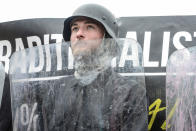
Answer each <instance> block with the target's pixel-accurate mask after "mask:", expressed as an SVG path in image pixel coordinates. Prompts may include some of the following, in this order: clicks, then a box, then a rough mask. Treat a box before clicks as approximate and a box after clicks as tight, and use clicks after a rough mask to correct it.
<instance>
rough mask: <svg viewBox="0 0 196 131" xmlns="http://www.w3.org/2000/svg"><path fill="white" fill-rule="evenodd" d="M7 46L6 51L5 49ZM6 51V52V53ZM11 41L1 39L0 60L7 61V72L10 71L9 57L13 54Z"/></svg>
mask: <svg viewBox="0 0 196 131" xmlns="http://www.w3.org/2000/svg"><path fill="white" fill-rule="evenodd" d="M4 47H5V48H6V51H5V50H4V49H5V48H4ZM4 52H6V53H5V54H4ZM11 53H12V51H11V43H10V42H9V41H8V40H2V41H0V61H3V62H4V63H5V67H4V68H5V72H7V73H8V70H9V57H10V55H11Z"/></svg>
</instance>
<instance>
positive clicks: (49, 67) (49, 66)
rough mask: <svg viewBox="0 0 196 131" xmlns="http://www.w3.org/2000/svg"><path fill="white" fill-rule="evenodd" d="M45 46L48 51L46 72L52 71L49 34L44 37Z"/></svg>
mask: <svg viewBox="0 0 196 131" xmlns="http://www.w3.org/2000/svg"><path fill="white" fill-rule="evenodd" d="M44 45H45V50H46V71H50V70H51V59H50V58H51V55H50V46H49V34H46V35H44Z"/></svg>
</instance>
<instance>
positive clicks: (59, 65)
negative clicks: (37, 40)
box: [51, 34, 63, 70]
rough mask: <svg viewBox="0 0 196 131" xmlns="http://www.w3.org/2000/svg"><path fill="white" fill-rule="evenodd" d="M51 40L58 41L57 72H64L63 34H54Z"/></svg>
mask: <svg viewBox="0 0 196 131" xmlns="http://www.w3.org/2000/svg"><path fill="white" fill-rule="evenodd" d="M51 39H56V43H58V44H57V45H56V52H57V54H56V55H57V70H62V56H61V44H62V39H63V36H62V34H52V35H51Z"/></svg>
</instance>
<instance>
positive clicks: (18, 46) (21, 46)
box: [15, 38, 24, 51]
mask: <svg viewBox="0 0 196 131" xmlns="http://www.w3.org/2000/svg"><path fill="white" fill-rule="evenodd" d="M15 43H16V51H19V50H23V49H24V44H23V42H22V38H16V39H15Z"/></svg>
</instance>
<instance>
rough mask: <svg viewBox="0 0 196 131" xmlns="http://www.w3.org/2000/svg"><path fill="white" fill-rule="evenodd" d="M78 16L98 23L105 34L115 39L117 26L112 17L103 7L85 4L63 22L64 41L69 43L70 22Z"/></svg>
mask: <svg viewBox="0 0 196 131" xmlns="http://www.w3.org/2000/svg"><path fill="white" fill-rule="evenodd" d="M79 16H84V17H88V18H92V19H94V20H96V21H98V22H100V23H101V24H102V25H103V26H104V27H105V29H106V31H107V33H108V34H109V35H110V36H111V37H112V38H114V39H115V38H116V36H117V32H118V25H117V22H116V18H115V17H114V15H113V14H112V13H111V12H110V11H109V10H107V9H106V8H104V7H103V6H100V5H97V4H85V5H82V6H80V7H78V8H77V9H76V10H75V11H74V13H73V14H72V16H71V17H68V18H67V19H66V20H65V21H64V29H63V38H64V40H65V41H70V36H71V27H70V23H71V21H72V20H73V19H74V18H76V17H79Z"/></svg>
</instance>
